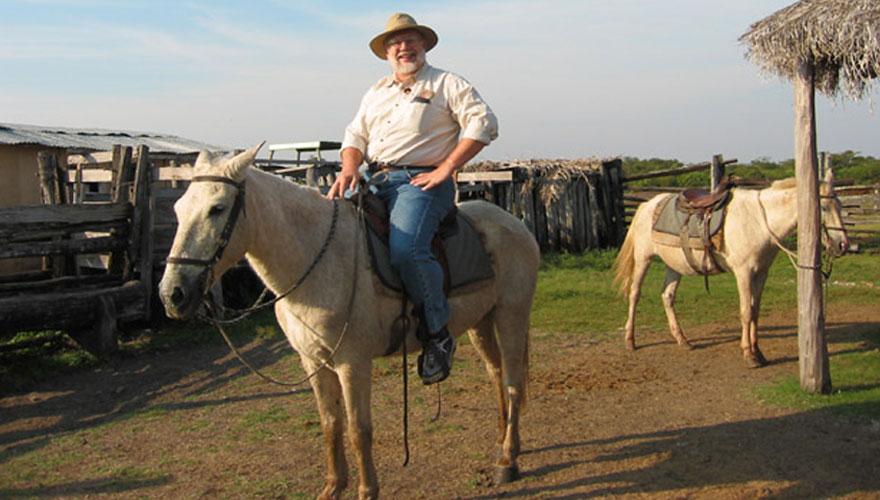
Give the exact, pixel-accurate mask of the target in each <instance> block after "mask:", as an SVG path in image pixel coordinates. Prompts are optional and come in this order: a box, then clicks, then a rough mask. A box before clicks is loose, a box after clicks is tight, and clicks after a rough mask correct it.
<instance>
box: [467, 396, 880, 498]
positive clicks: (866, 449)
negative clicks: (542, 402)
mask: <svg viewBox="0 0 880 500" xmlns="http://www.w3.org/2000/svg"><path fill="white" fill-rule="evenodd" d="M865 404H869V403H865ZM869 405H870V404H869ZM851 406H852V407H853V408H850V409H851V410H853V411H858V408H854V407H855V406H859V405H856V404H854V405H851ZM873 406H876V404H874V405H873ZM873 410H874V411H876V408H873ZM827 423H828V416H827V414H826V413H823V412H822V411H820V410H816V411H808V412H804V413H799V414H794V415H788V416H783V417H779V418H771V419H760V420H747V421H742V422H734V423H725V424H719V425H711V426H705V427H690V428H684V429H676V430H669V431H658V432H649V433H641V434H630V435H623V436H617V437H614V438H609V439H600V440H588V441H579V442H571V443H557V444H549V445H546V446H542V447H538V448H534V449H531V450H526V451H524V452H523V457H524V458H525V457H527V456H530V455H532V456H537V455H544V454H550V455H552V456H554V457H556V456H559V455H560V454H559V451H560V450H566V454H565V455H566V457H567V458H568V459H567V460H566V461H560V462H556V463H552V464H550V465H545V466H543V467H539V468H537V469H534V470H530V471H525V472H524V473H523V479H524V480H523V481H522V482H521V483H518V484H520V485H522V486H520V487H518V488H513V489H505V491H504V493H503V495H502V496H503V497H504V498H532V497H533V496H535V495H539V494H540V496H541V498H552V499H555V500H563V499H583V498H598V497H606V496H612V495H648V496H651V495H663V496H664V497H665V496H669V495H672V494H674V493H675V492H676V491H678V490H682V489H688V490H694V489H700V488H706V490H704V491H711V488H714V487H721V486H727V485H731V484H743V485H746V483H750V482H755V481H757V482H767V483H768V484H777V485H784V486H778V487H777V486H768V487H764V488H763V491H762V495H763V497H764V498H810V497H815V496H816V495H817V494H819V493H821V496H823V497H839V496H846V495H849V494H853V493H856V492H865V491H878V490H880V465H878V464H877V463H876V461H872V460H869V459H868V458H867V457H870V456H871V454H872V453H873V451H872V450H871V449H872V448H876V447H875V446H874V445H873V444H872V443H871V441H870V440H865V441H858V440H856V439H853V438H851V437H848V435H847V429H846V428H845V426H840V427H839V428H837V427H835V428H833V429H829V428H828V425H827ZM805 428H806V429H815V432H814V433H812V436H811V439H806V440H805V439H804V431H803V429H805ZM785 450H796V451H792V454H791V455H787V454H786V453H785ZM795 453H796V454H795ZM573 454H574V455H575V456H577V455H582V458H570V457H571V456H572V455H573ZM652 457H662V458H660V459H654V460H653V463H651V464H650V465H648V466H644V467H638V468H633V467H626V468H625V469H626V470H621V471H620V472H610V473H600V474H596V475H591V476H585V477H579V478H576V479H571V480H567V481H563V482H559V483H557V484H555V485H554V486H541V487H530V486H528V484H529V479H528V478H529V477H542V476H548V475H552V474H555V473H558V472H561V471H564V470H566V469H571V468H577V467H582V466H589V464H597V465H601V464H602V463H613V462H623V461H636V462H638V463H646V462H651V461H652ZM795 462H796V463H797V465H795ZM855 464H860V465H858V466H855ZM615 469H617V470H620V469H621V468H620V467H615ZM746 488H747V487H744V490H743V491H747V489H746ZM498 497H499V495H498V492H495V493H491V494H487V495H476V496H471V497H465V498H467V499H469V500H480V499H490V498H498Z"/></svg>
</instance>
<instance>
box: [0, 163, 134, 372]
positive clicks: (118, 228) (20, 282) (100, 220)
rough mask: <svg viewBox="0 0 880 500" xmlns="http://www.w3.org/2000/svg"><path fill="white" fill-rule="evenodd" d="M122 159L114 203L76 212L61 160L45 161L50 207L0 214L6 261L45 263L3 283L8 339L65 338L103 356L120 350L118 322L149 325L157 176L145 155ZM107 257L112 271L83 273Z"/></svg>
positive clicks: (1, 313) (0, 248)
mask: <svg viewBox="0 0 880 500" xmlns="http://www.w3.org/2000/svg"><path fill="white" fill-rule="evenodd" d="M139 152H140V154H139V155H138V157H139V160H138V161H137V162H136V163H133V162H132V161H131V157H132V155H131V149H130V148H126V150H123V151H121V152H120V154H118V155H116V158H115V159H116V161H115V165H114V167H115V171H116V172H117V175H116V176H115V178H114V180H113V192H114V195H113V197H112V198H111V199H110V200H109V201H107V202H104V203H90V204H70V203H67V202H68V201H69V200H70V199H71V198H70V192H71V190H70V189H69V182H68V179H67V170H66V168H63V167H62V166H60V165H59V164H58V163H57V161H56V159H55V156H53V155H50V154H43V153H41V154H40V155H39V158H40V167H41V169H40V180H41V184H42V187H43V200H44V202H45V203H44V204H42V205H24V206H17V207H4V208H0V258H10V257H39V258H40V259H42V262H43V266H42V268H41V269H40V270H37V271H27V272H20V273H16V274H12V275H7V276H4V277H3V278H2V280H0V334H8V333H16V332H19V331H26V330H43V329H60V330H65V331H67V332H68V333H70V335H71V336H72V337H73V338H75V339H76V340H77V341H78V342H79V343H80V344H81V345H82V346H83V347H85V348H86V349H87V350H89V351H91V352H93V353H96V354H101V355H104V354H108V353H111V352H113V351H114V350H115V349H116V322H117V321H133V320H148V319H149V317H150V296H151V290H152V272H151V271H152V267H151V266H150V265H149V264H148V261H145V260H143V259H142V258H141V256H142V255H145V254H144V252H143V249H144V248H149V245H150V242H151V238H150V237H149V228H150V219H149V211H148V210H147V208H148V204H149V186H150V183H151V169H150V165H149V163H148V159H147V150H146V148H145V147H142V148H141V150H140V151H139ZM95 254H98V255H100V254H104V255H106V266H105V267H104V269H95V268H94V267H92V268H86V267H83V266H80V265H79V262H80V261H79V258H80V257H84V256H86V255H95Z"/></svg>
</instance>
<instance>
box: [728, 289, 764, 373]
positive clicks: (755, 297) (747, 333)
mask: <svg viewBox="0 0 880 500" xmlns="http://www.w3.org/2000/svg"><path fill="white" fill-rule="evenodd" d="M766 278H767V273H763V274H762V273H759V274H758V275H757V276H755V275H752V274H751V273H750V272H745V273H742V274H741V275H738V276H737V277H736V287H737V290H738V291H739V317H740V323H741V324H742V335H741V337H740V342H739V347H740V349H742V353H743V359H744V360H745V362H746V365H747V366H748V367H749V368H760V367H762V366H764V365H766V364H767V360H766V359H765V358H764V354H762V353H761V350H760V349H758V310H759V307H760V306H759V304H760V300H761V292H762V291H763V289H764V280H765V279H766Z"/></svg>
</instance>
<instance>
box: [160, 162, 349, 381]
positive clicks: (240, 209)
mask: <svg viewBox="0 0 880 500" xmlns="http://www.w3.org/2000/svg"><path fill="white" fill-rule="evenodd" d="M190 182H222V183H225V184H229V185H231V186H234V187H235V188H236V189H237V193H236V196H235V201H234V202H233V205H232V209H231V210H230V211H229V217H228V218H227V219H226V225H225V226H223V230H222V231H221V232H220V238H219V239H218V241H217V248H216V250H215V251H214V254H213V255H212V256H211V258H210V259H194V258H189V257H177V256H169V257H168V258H167V259H165V263H166V264H181V265H192V266H202V267H203V268H204V269H203V270H202V272H201V274H199V277H198V279H199V280H200V281H201V283H202V295H203V297H204V298H203V303H204V305H205V307H206V309H207V310H208V311H209V313H210V314H209V315H204V316H202V315H200V317H201V318H202V319H204V320H205V321H208V322H210V323H212V324H214V326H215V327H217V329H218V330H220V333H221V335H222V336H223V340H225V341H226V344H227V345H229V347H230V349H232V352H233V353H235V355H236V357H238V359H239V360H240V361H241V362H242V363H243V364H244V365H245V366H247V367H248V368H249V369H250V370H251V371H252V372H253V373H254V374H255V375H257V376H259V377H260V378H262V379H264V380H266V381H268V382H271V383H273V384H276V385H281V386H287V387H291V386H297V385H301V384H303V383H305V382H307V381H308V380H309V379H311V378H312V377H314V376H315V375H316V374H317V373H318V372H319V371H320V370H321V369H323V368H325V367H326V366H327V365H328V364H329V363H330V360H331V359H332V358H333V355H334V354H335V353H336V351H337V350H338V349H339V345H340V344H341V343H342V339H343V338H345V333H346V332H347V331H348V326H349V322H350V318H351V312H352V309H353V306H354V297H355V291H356V288H357V286H356V285H357V265H358V262H359V252H358V251H357V249H358V248H359V246H357V245H355V250H356V251H355V252H354V280H355V282H354V283H353V284H352V288H351V296H350V297H349V301H348V318H349V319H347V320H346V322H345V325H344V326H343V329H342V333H341V334H340V335H339V339H338V340H337V342H336V345H335V346H334V347H333V350H332V351H331V353H330V355H329V356H328V357H327V359H325V360H324V361H323V362H322V363H321V366H319V367H318V368H317V369H316V370H315V371H313V372H312V373H310V374H308V375H307V376H306V377H304V378H302V379H300V380H298V381H295V382H282V381H279V380H276V379H274V378H272V377H269V376H267V375H265V374H263V373H262V372H260V370H258V369H257V368H256V367H254V366H253V365H252V364H251V363H250V362H248V361H247V360H246V359H245V358H244V356H242V354H241V352H239V350H238V349H237V348H236V347H235V345H234V344H233V343H232V341H231V340H230V338H229V335H228V334H227V333H226V330H225V329H224V328H223V325H224V324H231V323H236V322H238V321H241V320H243V319H244V318H246V317H248V316H250V315H251V314H252V313H254V312H256V311H258V310H260V309H264V308H266V307H268V306H271V305H273V304H275V303H276V302H278V301H280V300H282V299H284V298H285V297H287V296H288V295H290V294H291V293H292V292H293V291H294V290H296V289H297V288H299V286H300V285H302V283H303V282H304V281H305V280H306V278H308V276H309V274H311V272H312V270H314V269H315V267H316V266H317V265H318V262H320V261H321V258H322V257H323V256H324V254H325V253H326V252H327V248H328V247H329V246H330V242H331V241H332V240H333V236H334V235H335V234H336V223H337V221H338V220H339V203H338V202H337V201H336V200H333V217H332V219H331V221H330V230H329V231H328V232H327V238H326V239H325V240H324V244H323V245H322V246H321V249H320V250H319V251H318V253H317V255H315V258H314V260H312V263H311V264H310V265H309V266H308V268H306V270H305V271H304V272H303V274H302V276H300V278H299V279H298V280H296V282H294V283H293V285H291V286H290V287H289V288H288V289H287V290H285V291H284V292H283V293H280V294H278V295H277V296H276V297H275V298H274V299H272V300H269V301H266V302H263V299H264V298H265V296H266V293H267V292H268V289H264V290H263V293H261V294H260V296H259V297H258V298H257V301H256V302H255V303H254V305H252V306H251V307H249V308H247V309H244V310H239V311H236V314H237V316H236V317H234V318H232V319H220V318H219V317H218V314H217V312H216V309H217V306H216V305H215V304H214V303H213V301H212V300H211V298H210V295H207V294H205V292H206V291H207V286H208V284H209V283H211V282H212V281H213V278H214V266H215V265H216V264H217V262H219V261H220V258H221V257H223V251H224V250H225V249H226V246H227V245H228V244H229V238H230V236H231V235H232V231H233V229H235V223H236V222H237V221H238V216H239V215H240V214H241V213H244V195H245V189H244V181H241V182H236V181H234V180H232V179H229V178H227V177H221V176H216V175H199V176H195V177H193V178H192V179H191V180H190ZM361 226H362V221H361V223H359V224H358V225H357V228H358V229H360V227H361ZM359 239H360V238H359V233H358V236H357V237H356V238H355V241H359ZM220 308H221V309H222V306H220ZM294 317H296V316H294ZM297 319H299V321H300V322H301V323H302V324H303V325H304V326H305V327H306V328H308V329H309V330H311V331H313V332H314V329H312V328H311V327H310V326H308V324H307V323H305V322H304V321H303V320H302V319H300V318H298V317H297Z"/></svg>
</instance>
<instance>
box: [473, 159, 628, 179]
mask: <svg viewBox="0 0 880 500" xmlns="http://www.w3.org/2000/svg"><path fill="white" fill-rule="evenodd" d="M612 160H614V158H595V157H593V158H577V159H574V160H567V159H556V160H550V159H531V160H514V161H505V162H497V161H477V162H473V163H468V164H467V165H465V166H464V167H462V171H463V172H486V171H490V170H505V169H512V168H517V169H522V170H525V171H526V172H527V173H529V174H541V175H543V176H546V177H566V178H567V177H571V176H572V175H578V174H580V173H583V172H589V171H593V170H599V169H600V168H601V167H602V164H603V163H605V162H608V161H612Z"/></svg>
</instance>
